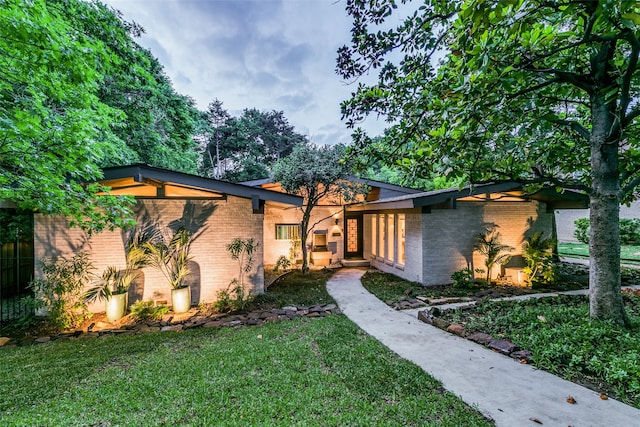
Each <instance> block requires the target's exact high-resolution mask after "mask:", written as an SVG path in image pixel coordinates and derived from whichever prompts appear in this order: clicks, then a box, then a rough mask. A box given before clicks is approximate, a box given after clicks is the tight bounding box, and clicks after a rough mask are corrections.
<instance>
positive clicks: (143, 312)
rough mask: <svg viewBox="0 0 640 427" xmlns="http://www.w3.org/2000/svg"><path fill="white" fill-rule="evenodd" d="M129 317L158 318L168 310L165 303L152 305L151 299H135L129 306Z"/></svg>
mask: <svg viewBox="0 0 640 427" xmlns="http://www.w3.org/2000/svg"><path fill="white" fill-rule="evenodd" d="M130 309H131V317H132V318H133V319H135V320H148V319H149V320H160V319H162V316H164V315H165V314H167V313H168V312H169V307H168V306H166V305H158V306H154V305H153V301H137V302H135V303H133V304H132V305H131V307H130Z"/></svg>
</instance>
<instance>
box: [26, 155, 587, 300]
mask: <svg viewBox="0 0 640 427" xmlns="http://www.w3.org/2000/svg"><path fill="white" fill-rule="evenodd" d="M349 179H350V180H354V181H357V182H359V183H361V184H366V185H367V189H368V191H367V193H366V195H364V196H363V197H361V199H360V200H359V201H357V202H355V203H346V202H345V201H344V200H324V201H323V202H322V203H321V205H320V206H318V207H316V208H315V209H314V212H313V217H312V220H311V224H312V232H311V234H310V237H309V240H308V241H307V242H304V243H305V244H306V245H307V247H308V249H309V252H310V261H311V263H312V265H315V266H326V265H332V264H333V265H339V263H348V262H349V261H350V260H359V261H360V262H365V263H367V264H370V265H372V266H373V267H376V268H378V269H380V270H383V271H386V272H391V273H394V274H396V275H398V276H400V277H403V278H406V279H408V280H412V281H416V282H420V283H423V284H425V285H436V284H444V283H450V282H451V274H452V273H453V272H455V271H457V270H460V269H464V268H469V269H471V270H475V269H477V268H481V267H482V266H483V261H484V260H483V259H482V257H481V256H480V255H479V254H477V253H474V251H473V243H474V239H475V236H476V234H477V233H479V232H481V231H482V230H484V229H485V227H486V226H487V225H490V224H491V225H495V226H498V227H499V228H498V231H499V232H500V233H501V242H502V243H504V244H507V245H510V246H512V247H513V248H514V251H513V254H514V255H517V254H518V253H519V252H520V250H521V246H522V243H523V240H524V239H525V237H526V236H527V235H528V234H529V233H533V232H534V231H542V232H544V233H545V235H547V236H552V235H555V225H554V224H555V222H554V210H556V209H576V208H585V207H586V205H587V199H586V198H585V197H584V196H583V195H581V194H578V193H574V192H569V191H565V192H563V193H560V192H557V191H555V190H553V189H542V190H540V191H537V192H535V193H527V192H525V190H524V189H523V187H522V186H521V185H520V184H516V183H512V182H501V183H489V184H482V185H476V186H473V187H467V188H463V189H459V188H454V189H447V190H438V191H430V192H422V191H419V190H415V189H411V188H406V187H401V186H397V185H391V184H386V183H382V182H377V181H371V180H362V179H359V178H354V177H352V178H349ZM101 183H102V184H104V185H106V186H109V187H111V194H116V195H130V196H134V197H135V198H136V205H135V209H134V211H135V219H136V220H137V227H136V229H135V230H115V231H104V232H101V233H95V234H92V235H88V234H87V233H85V232H84V231H82V230H80V229H76V228H72V227H69V224H68V223H67V222H66V221H65V220H64V219H63V218H60V217H47V216H44V215H39V214H36V215H35V217H34V234H35V237H34V257H35V260H36V273H35V275H36V277H38V276H40V275H41V272H40V271H39V267H38V264H39V263H38V260H42V259H45V258H50V257H53V256H64V257H70V256H72V255H74V254H76V253H78V252H81V251H84V252H86V253H87V254H88V255H89V257H90V259H91V261H92V262H93V265H94V266H95V268H96V270H97V272H100V271H104V270H105V269H106V268H107V267H108V266H116V267H118V268H123V267H124V265H125V247H126V242H127V241H128V240H129V238H130V237H131V236H132V234H134V233H140V232H143V231H145V230H149V229H152V230H156V231H159V232H161V233H163V234H164V235H167V236H170V235H171V234H172V233H174V232H175V231H176V230H177V229H179V228H185V229H187V230H188V231H189V232H190V233H191V234H192V235H193V242H192V245H191V253H192V255H193V261H191V264H190V266H189V268H190V270H191V272H192V274H191V275H190V276H189V279H188V281H189V284H190V287H191V291H192V292H191V297H192V301H191V302H192V304H197V303H199V302H205V301H206V302H210V301H214V300H215V299H216V298H217V293H218V291H220V290H222V289H226V288H227V287H228V286H229V284H230V283H231V281H232V280H233V279H235V278H237V276H238V273H239V271H238V264H237V262H235V261H233V260H232V259H231V258H230V255H229V253H228V251H227V249H226V246H227V244H229V243H230V242H231V241H233V239H235V238H242V239H249V238H253V239H254V240H255V241H256V242H257V243H258V245H259V246H258V251H257V252H256V253H255V259H256V262H255V264H254V266H253V268H252V270H251V271H250V272H249V273H248V274H247V276H246V277H247V278H248V283H250V286H251V288H250V289H247V290H250V291H252V292H254V293H261V292H263V291H264V289H265V285H264V270H265V269H267V268H271V267H272V266H273V265H275V264H276V263H277V261H278V258H280V257H281V256H284V257H287V258H289V257H291V256H292V255H293V256H294V257H295V256H298V257H299V256H300V252H301V251H299V245H300V244H301V242H299V236H300V234H299V224H300V220H301V217H302V211H301V209H300V208H301V206H302V205H303V203H304V201H303V199H302V198H301V197H298V196H295V195H291V194H287V193H285V192H283V190H282V188H281V187H280V185H279V184H278V183H274V182H270V181H268V180H259V181H251V182H246V183H243V184H234V183H228V182H223V181H218V180H214V179H209V178H203V177H199V176H194V175H189V174H184V173H179V172H173V171H169V170H164V169H159V168H155V167H150V166H147V165H142V164H138V165H131V166H123V167H114V168H108V169H105V170H104V178H103V179H102V180H101ZM296 241H297V242H298V243H296ZM520 267H521V266H520ZM142 273H143V274H142V275H141V277H140V278H139V279H138V280H137V281H136V283H135V284H134V286H132V288H131V289H130V292H129V302H130V303H133V302H135V301H136V300H155V301H169V300H170V297H169V295H170V288H169V285H168V284H167V282H166V280H165V278H164V277H163V276H162V275H161V273H160V272H159V271H157V270H155V269H152V268H149V267H145V268H144V269H143V270H142ZM506 273H507V275H511V276H512V277H511V279H512V280H513V281H519V280H520V278H519V277H518V266H517V265H516V266H515V268H514V269H513V270H512V271H509V269H507V271H506ZM496 274H497V272H494V273H493V275H494V276H495V275H496ZM90 309H93V310H96V311H101V310H102V305H98V306H94V307H90Z"/></svg>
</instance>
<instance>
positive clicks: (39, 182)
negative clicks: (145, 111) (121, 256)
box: [0, 0, 130, 229]
mask: <svg viewBox="0 0 640 427" xmlns="http://www.w3.org/2000/svg"><path fill="white" fill-rule="evenodd" d="M67 3H68V4H70V5H74V6H77V7H78V8H80V9H82V10H84V11H87V10H90V9H92V8H93V7H94V6H93V4H89V3H84V2H76V1H69V2H65V4H67ZM0 6H1V7H0V64H1V66H0V199H8V200H11V201H13V202H15V203H16V205H17V207H18V208H20V209H25V210H36V209H37V210H39V211H40V212H42V213H45V214H54V213H55V214H61V215H64V216H67V217H70V218H71V219H72V222H75V223H78V224H81V225H84V226H86V227H87V228H89V229H101V228H103V227H104V226H105V225H106V224H107V223H110V224H112V225H119V224H123V223H127V222H128V221H127V218H128V217H129V216H128V212H129V211H128V208H127V206H128V202H130V199H128V198H122V197H103V196H99V195H98V194H99V193H100V192H101V191H102V190H103V189H102V188H101V187H100V186H98V185H88V186H87V185H84V184H83V181H90V180H95V179H97V178H99V177H100V168H99V164H100V162H101V160H102V159H105V158H107V157H109V156H115V157H117V156H119V155H120V154H122V153H124V152H126V151H127V148H126V146H125V145H124V144H122V142H121V141H119V140H118V139H117V138H115V137H114V136H113V134H112V132H111V131H110V126H111V125H112V124H113V123H114V122H115V121H117V120H118V119H119V118H120V117H121V113H120V112H119V111H117V110H115V109H113V108H111V107H109V106H108V105H106V104H104V103H102V102H100V100H99V99H98V96H97V91H98V83H99V82H100V81H101V79H102V77H103V74H102V71H103V69H102V67H101V66H100V65H99V64H102V63H108V62H109V61H110V60H111V57H110V55H109V52H108V50H107V49H106V48H105V45H104V43H102V42H101V41H100V40H97V39H94V38H91V37H88V36H86V35H85V34H84V33H82V32H79V31H77V30H76V29H75V28H74V27H73V26H72V25H70V23H69V21H68V20H67V19H66V18H65V16H64V13H65V12H66V10H65V9H59V8H58V7H56V6H57V3H56V4H51V3H49V2H45V1H44V0H33V1H29V2H26V1H21V0H2V1H0ZM92 16H93V18H95V15H92ZM117 36H118V35H114V37H117Z"/></svg>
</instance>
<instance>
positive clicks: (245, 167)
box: [199, 99, 306, 182]
mask: <svg viewBox="0 0 640 427" xmlns="http://www.w3.org/2000/svg"><path fill="white" fill-rule="evenodd" d="M202 118H203V120H204V122H205V123H204V125H203V126H202V129H201V130H200V136H199V138H200V139H201V140H202V145H204V150H203V159H202V161H201V162H200V164H201V166H200V172H201V173H203V172H204V174H206V175H210V176H213V177H214V178H217V179H226V180H229V181H236V182H237V181H248V180H252V179H259V178H265V177H267V176H269V175H270V173H271V168H272V167H273V164H274V163H275V162H276V161H278V160H279V159H281V158H283V157H285V156H287V155H289V154H290V153H291V150H292V149H293V147H294V146H295V145H297V144H303V143H304V142H305V141H306V139H305V137H304V136H303V135H300V134H299V133H296V132H295V130H294V128H293V126H291V125H289V122H288V120H287V119H286V118H285V117H284V113H283V112H282V111H270V112H264V111H259V110H257V109H255V108H248V109H245V110H244V111H243V112H242V115H241V116H240V117H231V116H230V115H229V113H228V112H227V111H226V110H225V109H223V108H222V102H221V101H219V100H217V99H216V100H215V101H213V102H212V103H211V104H209V108H208V110H207V111H205V112H203V113H202ZM210 171H213V173H210Z"/></svg>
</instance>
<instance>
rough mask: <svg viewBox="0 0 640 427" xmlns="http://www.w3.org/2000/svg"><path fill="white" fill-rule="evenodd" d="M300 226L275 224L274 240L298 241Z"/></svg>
mask: <svg viewBox="0 0 640 427" xmlns="http://www.w3.org/2000/svg"><path fill="white" fill-rule="evenodd" d="M299 239H300V225H298V224H276V240H299Z"/></svg>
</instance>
